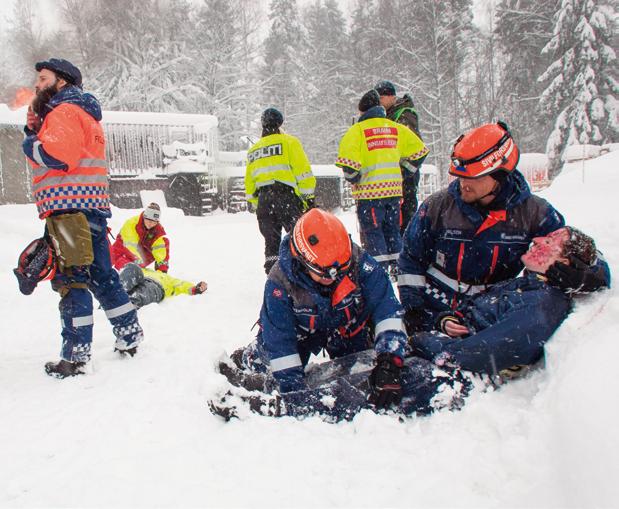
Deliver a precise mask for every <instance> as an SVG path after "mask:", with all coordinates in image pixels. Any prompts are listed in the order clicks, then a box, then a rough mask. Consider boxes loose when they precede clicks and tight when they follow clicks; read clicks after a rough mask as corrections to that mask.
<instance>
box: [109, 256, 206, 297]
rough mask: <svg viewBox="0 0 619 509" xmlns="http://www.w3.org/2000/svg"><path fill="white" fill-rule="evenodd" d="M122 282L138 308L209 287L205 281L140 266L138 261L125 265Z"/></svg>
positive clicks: (121, 277) (199, 292)
mask: <svg viewBox="0 0 619 509" xmlns="http://www.w3.org/2000/svg"><path fill="white" fill-rule="evenodd" d="M120 282H121V283H122V285H123V288H124V289H125V291H126V292H127V294H128V295H129V299H130V300H131V302H132V303H133V305H134V306H135V307H136V308H141V307H143V306H146V305H147V304H152V303H154V302H161V301H162V300H163V299H167V298H169V297H176V296H177V295H199V294H201V293H204V292H205V291H206V289H207V284H206V282H204V281H200V282H198V283H191V282H189V281H183V280H182V279H178V278H175V277H173V276H171V275H170V274H167V273H166V272H161V271H160V270H152V269H146V268H143V267H140V266H139V265H138V264H137V263H128V264H127V265H125V266H124V268H123V270H122V271H121V273H120Z"/></svg>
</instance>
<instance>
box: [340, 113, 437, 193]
mask: <svg viewBox="0 0 619 509" xmlns="http://www.w3.org/2000/svg"><path fill="white" fill-rule="evenodd" d="M381 109H382V108H381ZM383 113H384V110H383ZM362 118H363V117H362ZM428 152H429V150H428V148H427V147H426V146H425V144H424V143H423V141H421V139H420V138H419V137H418V136H417V135H416V134H415V133H413V132H412V131H411V130H410V129H409V128H408V127H406V126H404V125H402V124H398V123H396V122H393V121H392V120H389V119H386V118H383V117H371V118H367V119H365V120H361V121H360V122H358V123H356V124H355V125H353V126H352V127H350V128H349V129H348V131H347V132H346V134H345V135H344V137H343V138H342V140H341V141H340V148H339V152H338V157H337V161H336V163H335V164H336V165H337V166H339V167H341V168H344V169H345V171H346V172H350V171H351V170H352V171H353V172H358V173H359V177H360V179H359V180H358V181H357V182H355V183H354V184H353V188H352V189H353V190H352V194H353V197H354V198H355V199H357V200H375V199H380V198H392V197H401V196H402V173H401V170H400V159H402V158H407V159H409V160H411V161H418V160H422V159H423V158H425V157H426V155H427V154H428Z"/></svg>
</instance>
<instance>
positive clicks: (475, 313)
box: [412, 273, 571, 374]
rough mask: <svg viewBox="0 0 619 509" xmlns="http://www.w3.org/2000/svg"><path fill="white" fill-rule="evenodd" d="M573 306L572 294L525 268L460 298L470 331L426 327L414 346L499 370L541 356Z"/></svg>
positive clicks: (423, 353)
mask: <svg viewBox="0 0 619 509" xmlns="http://www.w3.org/2000/svg"><path fill="white" fill-rule="evenodd" d="M570 309H571V299H570V297H568V296H567V295H566V294H565V293H563V292H562V291H561V290H559V289H557V288H554V287H552V286H550V285H548V284H547V283H546V282H545V279H544V278H543V277H541V276H539V275H538V274H533V273H525V275H524V276H522V277H518V278H515V279H512V280H510V281H505V282H503V283H499V284H496V285H495V286H493V287H492V288H491V289H489V290H488V291H487V292H485V293H481V294H478V295H476V296H474V297H472V298H470V299H468V300H466V301H465V302H463V303H461V305H460V306H459V308H458V311H459V312H460V313H462V315H463V316H462V318H461V320H460V321H461V322H462V323H463V324H464V325H466V326H467V327H468V328H469V329H470V330H471V331H472V334H471V335H470V336H467V337H462V338H450V337H447V336H444V335H438V334H436V333H431V332H422V333H420V334H418V335H416V336H415V337H414V338H413V341H412V346H413V351H414V353H415V354H416V355H419V356H420V357H424V358H426V359H428V360H434V359H435V358H436V357H437V356H439V355H440V356H444V357H445V359H446V360H448V361H450V362H452V363H454V364H456V365H458V366H460V367H461V368H462V369H465V370H467V371H474V372H479V373H489V374H497V373H498V372H499V371H501V370H503V369H506V368H509V367H513V366H519V365H529V364H534V363H535V362H537V361H538V360H539V359H541V358H542V356H543V354H544V344H545V343H546V342H547V341H548V340H549V339H550V337H551V336H552V334H553V333H554V332H555V330H556V329H557V328H558V327H559V325H561V323H562V322H563V320H564V319H565V317H566V316H567V315H568V313H569V312H570Z"/></svg>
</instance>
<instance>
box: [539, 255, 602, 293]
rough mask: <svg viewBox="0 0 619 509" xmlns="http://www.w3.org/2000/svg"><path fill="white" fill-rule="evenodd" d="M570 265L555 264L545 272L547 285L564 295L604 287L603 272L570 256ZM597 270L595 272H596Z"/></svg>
mask: <svg viewBox="0 0 619 509" xmlns="http://www.w3.org/2000/svg"><path fill="white" fill-rule="evenodd" d="M569 260H570V265H566V264H565V263H561V262H555V263H554V264H552V265H551V266H550V267H549V268H548V270H547V271H546V277H547V278H548V283H550V284H551V285H552V286H556V287H557V288H560V289H561V290H563V291H564V292H566V293H589V292H595V291H596V290H599V289H600V288H602V287H603V286H606V281H605V278H604V271H603V270H601V269H600V268H599V267H595V266H591V265H587V264H586V263H584V262H583V261H582V260H580V259H578V258H577V257H575V256H570V257H569ZM596 269H597V270H596Z"/></svg>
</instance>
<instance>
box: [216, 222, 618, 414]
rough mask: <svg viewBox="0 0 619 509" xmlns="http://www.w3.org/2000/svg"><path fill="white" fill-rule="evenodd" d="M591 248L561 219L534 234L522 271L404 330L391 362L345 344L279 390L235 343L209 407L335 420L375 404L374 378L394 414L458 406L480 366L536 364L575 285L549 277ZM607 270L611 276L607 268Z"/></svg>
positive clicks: (588, 259)
mask: <svg viewBox="0 0 619 509" xmlns="http://www.w3.org/2000/svg"><path fill="white" fill-rule="evenodd" d="M598 256H600V255H599V253H598V252H597V251H596V249H595V244H594V242H593V240H592V239H591V238H590V237H588V236H586V235H585V234H583V233H582V232H580V231H578V230H576V229H575V228H571V227H564V228H561V229H559V230H557V231H555V232H552V233H551V234H549V235H547V236H546V237H540V238H536V239H534V241H533V243H532V245H531V247H530V248H529V250H528V251H527V252H526V253H525V254H524V255H523V256H522V261H523V263H524V265H525V267H526V271H525V273H524V274H523V275H522V276H521V277H518V278H515V279H513V280H511V281H507V282H504V283H502V284H500V285H496V286H495V287H493V288H492V289H491V290H489V291H488V292H487V293H485V294H482V295H477V296H475V297H474V298H471V299H470V300H468V301H466V303H463V304H462V305H461V306H460V307H459V308H458V310H456V311H455V312H454V313H452V314H449V315H448V314H445V315H443V316H441V319H440V327H441V328H442V329H443V330H444V331H445V334H439V333H421V334H418V335H416V336H413V337H411V338H410V350H409V351H408V354H407V357H406V358H405V359H404V360H403V362H402V363H401V365H400V366H398V365H397V364H396V363H393V362H392V363H385V360H384V358H381V357H380V356H379V357H377V358H376V364H375V365H374V364H373V359H374V357H375V355H374V353H373V352H371V351H369V352H368V351H366V352H361V353H353V354H352V355H349V356H348V358H346V360H345V362H344V361H343V360H338V361H334V362H331V363H324V364H321V365H319V367H318V368H314V369H318V370H319V372H320V373H321V376H316V377H313V379H312V381H311V382H309V381H307V380H308V378H312V369H309V370H306V372H305V373H304V376H305V379H306V384H305V387H304V388H301V389H295V390H292V391H286V390H282V387H281V385H279V384H278V383H277V377H276V374H275V373H273V372H272V371H269V370H268V369H267V370H264V369H263V371H265V372H266V373H265V374H253V373H251V372H249V370H248V368H250V367H251V368H254V365H251V364H248V360H251V356H252V355H253V352H251V350H250V349H246V350H245V351H241V352H240V353H241V355H239V351H237V352H235V353H234V354H233V356H232V359H229V360H227V359H226V360H224V361H222V362H221V363H220V366H219V370H220V372H221V373H222V374H224V375H225V376H226V377H227V378H228V380H229V382H230V383H231V385H232V386H235V387H232V386H231V387H229V388H228V389H227V391H226V392H225V394H223V396H219V397H216V398H214V399H213V400H211V401H210V402H209V407H210V408H211V411H212V412H213V413H215V414H217V415H221V416H222V417H224V418H226V419H230V418H231V417H238V416H243V414H245V415H246V414H247V413H249V412H250V411H252V412H255V413H259V414H262V415H271V416H282V415H291V416H296V417H302V416H306V415H312V414H319V415H321V416H322V417H323V418H324V419H325V420H329V421H339V420H343V419H352V418H353V417H354V415H356V413H358V412H359V411H360V410H361V409H363V408H368V409H372V410H376V409H378V408H379V407H378V405H376V401H377V400H376V395H377V393H378V391H377V390H376V387H377V386H380V384H381V383H382V384H383V385H385V384H387V385H388V386H389V391H390V393H391V394H393V398H391V399H390V401H389V402H390V403H393V404H394V410H395V411H396V412H397V413H400V414H403V415H413V414H428V413H431V412H432V411H435V410H438V409H441V408H445V407H447V408H459V407H460V406H461V405H462V402H463V398H464V397H466V396H467V395H468V393H469V392H470V390H471V389H472V388H473V387H474V386H475V385H476V384H477V383H478V381H480V382H481V383H482V385H484V386H485V385H488V384H491V383H493V382H494V381H495V380H496V379H495V377H494V376H488V375H497V374H498V375H500V376H504V375H508V374H509V375H512V374H513V373H514V372H515V371H516V367H522V366H529V365H532V364H535V363H536V362H538V361H539V360H540V359H541V358H542V357H543V353H544V344H545V343H546V341H548V339H549V338H550V337H551V336H552V334H553V333H554V331H555V330H556V329H557V328H558V327H559V325H560V324H561V323H562V322H563V320H564V319H565V317H566V316H567V315H568V313H569V311H570V309H571V296H572V294H574V293H575V292H576V291H578V290H579V289H578V288H573V289H571V290H570V289H563V288H564V285H562V284H560V283H559V285H556V281H557V279H559V278H561V277H564V276H562V275H565V274H568V273H569V275H568V277H572V276H573V274H572V273H571V272H573V271H578V270H580V269H582V266H583V265H587V266H590V265H592V264H594V263H596V260H597V257H598ZM583 273H586V271H584V272H583ZM606 280H607V282H608V283H609V282H610V274H609V273H607V274H606ZM261 334H264V330H263V331H261ZM260 337H261V336H260V335H259V338H260ZM455 338H457V339H455ZM248 350H249V351H248ZM336 363H339V364H336ZM330 364H331V365H330ZM381 366H382V369H380V368H381ZM263 368H264V366H263ZM510 368H511V369H510ZM465 370H468V371H465ZM505 370H508V372H507V373H506V372H505ZM325 373H327V374H329V376H325ZM368 373H369V377H368ZM475 373H481V376H480V375H476V374H475ZM378 394H379V393H378ZM384 406H389V405H384Z"/></svg>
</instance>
